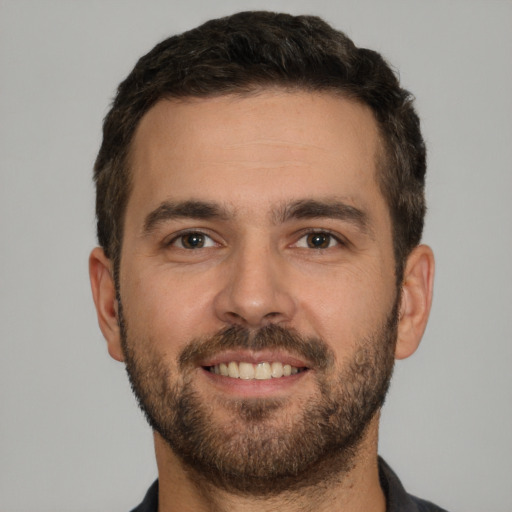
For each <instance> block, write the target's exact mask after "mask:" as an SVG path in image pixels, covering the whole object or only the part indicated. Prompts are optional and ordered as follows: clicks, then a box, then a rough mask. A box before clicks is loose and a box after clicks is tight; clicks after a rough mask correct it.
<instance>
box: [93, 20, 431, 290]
mask: <svg viewBox="0 0 512 512" xmlns="http://www.w3.org/2000/svg"><path fill="white" fill-rule="evenodd" d="M275 86H279V87H284V88H287V89H299V90H306V91H326V92H333V93H335V94H341V95H343V96H344V97H347V98H351V99H353V100H355V101H359V102H361V103H363V104H365V105H367V106H369V107H370V108H371V109H372V111H373V113H374V116H375V119H376V121H377V124H378V126H379V129H380V133H381V139H382V142H383V148H384V155H383V158H381V161H380V162H379V166H378V167H379V169H378V171H379V174H378V178H377V179H378V182H379V186H380V188H381V191H382V194H383V196H384V197H385V199H386V201H387V204H388V207H389V211H390V214H391V219H392V223H393V243H394V252H395V261H396V273H397V279H398V280H401V278H402V270H403V265H404V262H405V259H406V258H407V256H408V254H409V253H410V251H411V250H412V249H413V248H414V247H415V246H416V245H418V244H419V242H420V239H421V233H422V231H423V222H424V216H425V198H424V187H425V170H426V158H425V144H424V142H423V138H422V135H421V132H420V125H419V119H418V116H417V115H416V112H415V111H414V108H413V106H412V102H413V98H412V96H411V94H410V93H409V92H408V91H406V90H405V89H402V88H401V87H400V84H399V81H398V79H397V77H396V76H395V74H394V73H393V71H392V70H391V69H390V67H389V66H388V64H387V63H386V62H385V61H384V59H383V58H382V56H381V55H380V54H378V53H377V52H375V51H372V50H368V49H365V48H357V47H356V46H355V45H354V43H353V42H352V41H351V40H350V39H349V38H348V37H347V36H346V35H345V34H343V33H342V32H339V31H337V30H335V29H333V28H332V27H331V26H330V25H328V24H327V23H325V22H324V21H323V20H321V19H320V18H318V17H314V16H291V15H288V14H280V13H271V12H242V13H238V14H234V15H232V16H228V17H225V18H220V19H216V20H211V21H208V22H206V23H204V24H203V25H201V26H199V27H197V28H195V29H193V30H190V31H187V32H185V33H183V34H181V35H177V36H173V37H170V38H169V39H166V40H165V41H163V42H161V43H159V44H158V45H157V46H155V47H154V48H153V49H152V50H151V51H150V52H149V53H148V54H147V55H145V56H143V57H142V58H141V59H140V60H139V61H138V62H137V64H136V66H135V68H134V69H133V71H132V72H131V73H130V74H129V75H128V77H127V78H126V79H125V80H124V81H123V82H122V83H121V84H120V85H119V87H118V90H117V95H116V97H115V99H114V102H113V105H112V108H111V110H110V112H109V113H108V114H107V116H106V118H105V121H104V124H103V143H102V145H101V148H100V151H99V154H98V157H97V159H96V163H95V166H94V179H95V182H96V215H97V232H98V240H99V243H100V245H101V246H102V247H103V249H104V251H105V253H106V255H107V256H108V257H109V258H110V259H112V260H113V262H114V267H115V268H116V269H118V268H119V264H120V257H121V245H122V237H123V221H124V214H125V210H126V204H127V202H128V198H129V195H130V191H131V180H130V169H129V163H128V160H129V159H128V155H129V149H130V144H131V141H132V138H133V135H134V132H135V130H136V128H137V126H138V123H139V121H140V120H141V118H142V116H143V115H144V114H145V113H146V112H147V111H148V110H149V109H150V108H151V107H152V106H153V105H154V104H155V103H156V102H157V101H159V100H160V99H163V98H184V97H208V96H219V95H224V94H233V93H235V94H236V93H238V94H243V93H247V92H251V91H254V90H258V89H262V88H266V87H275Z"/></svg>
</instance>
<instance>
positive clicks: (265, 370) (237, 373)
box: [209, 361, 301, 380]
mask: <svg viewBox="0 0 512 512" xmlns="http://www.w3.org/2000/svg"><path fill="white" fill-rule="evenodd" d="M209 369H210V372H211V373H215V374H216V375H222V376H223V377H231V378H232V379H243V380H252V379H257V380H268V379H278V378H280V377H289V376H290V375H295V374H296V373H299V372H300V371H301V370H300V369H299V368H297V367H295V366H291V365H289V364H284V365H283V363H280V362H277V361H274V362H273V363H267V362H261V363H258V364H252V363H246V362H241V363H237V362H235V361H230V362H229V363H220V364H216V365H215V366H210V368H209Z"/></svg>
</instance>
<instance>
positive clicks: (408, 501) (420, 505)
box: [379, 457, 447, 512]
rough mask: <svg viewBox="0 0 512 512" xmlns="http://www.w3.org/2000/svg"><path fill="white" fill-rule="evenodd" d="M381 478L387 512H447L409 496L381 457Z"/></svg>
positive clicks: (428, 502)
mask: <svg viewBox="0 0 512 512" xmlns="http://www.w3.org/2000/svg"><path fill="white" fill-rule="evenodd" d="M379 477H380V483H381V486H382V489H383V490H384V493H385V494H386V503H387V512H447V511H446V510H445V509H443V508H441V507H438V506H437V505H434V504H433V503H431V502H430V501H426V500H422V499H420V498H417V497H416V496H412V495H411V494H408V493H407V492H406V491H405V489H404V487H403V485H402V482H400V479H399V478H398V476H396V474H395V473H394V472H393V470H392V469H391V468H390V467H389V466H388V464H387V463H386V462H385V461H384V459H382V458H380V457H379Z"/></svg>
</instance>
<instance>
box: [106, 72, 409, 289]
mask: <svg viewBox="0 0 512 512" xmlns="http://www.w3.org/2000/svg"><path fill="white" fill-rule="evenodd" d="M272 91H275V92H283V93H285V94H293V93H298V92H307V93H311V94H319V95H328V96H331V97H335V98H336V97H337V98H338V99H343V100H348V101H350V102H352V103H354V104H358V105H360V106H363V107H365V108H367V109H368V110H369V111H370V113H371V115H372V118H373V121H374V122H375V126H376V128H377V141H378V144H377V147H376V151H375V155H374V159H375V176H374V179H375V182H376V184H377V186H378V188H379V191H380V193H381V195H382V197H383V199H384V202H385V203H386V206H387V210H388V214H389V218H390V222H391V237H392V244H393V257H394V260H395V272H396V273H397V275H396V278H397V279H398V280H399V279H400V278H401V276H400V274H401V267H402V266H403V262H400V261H398V252H397V249H396V247H395V245H396V244H395V242H396V235H397V233H396V223H395V219H394V215H393V212H392V205H391V204H390V202H389V199H388V197H387V194H386V191H385V181H384V180H383V179H382V175H383V174H384V173H385V172H386V170H387V169H388V168H389V166H390V165H391V160H392V156H391V151H392V148H391V147H390V143H389V141H388V140H387V138H386V135H385V132H384V129H383V126H382V123H381V122H380V121H379V120H378V119H377V116H376V115H375V110H374V108H373V107H372V106H371V105H369V104H368V103H367V102H366V101H364V100H363V99H362V98H360V97H358V96H357V94H356V93H355V92H353V91H350V90H349V89H348V88H347V90H344V89H343V87H334V86H325V87H321V86H315V85H312V84H308V83H304V84H300V83H289V84H281V83H278V82H269V83H268V84H258V83H247V84H243V85H241V86H237V87H235V88H233V90H218V91H211V92H208V93H205V94H176V93H167V94H162V95H161V96H160V97H158V98H157V99H156V100H155V101H154V102H153V103H152V104H151V106H150V107H149V108H147V109H146V110H145V111H144V112H143V113H142V115H141V116H140V117H139V118H138V119H137V122H136V124H135V126H134V128H133V130H132V133H131V137H130V139H129V142H128V143H127V145H126V149H125V150H124V151H123V154H121V155H119V157H120V158H119V161H118V165H119V166H120V167H122V170H123V173H124V177H125V183H126V187H125V190H124V195H125V198H124V202H123V204H122V208H121V209H120V212H119V214H120V215H119V219H120V221H119V225H118V226H117V231H118V233H116V242H117V243H116V245H117V246H116V247H111V248H109V249H111V250H112V249H113V254H110V255H109V257H110V258H111V260H112V261H113V267H114V277H115V278H116V279H118V277H119V269H120V267H121V260H122V248H123V241H124V227H125V219H126V210H127V208H128V203H129V201H130V198H131V195H132V192H133V167H132V164H131V163H130V159H131V158H132V155H133V147H134V141H135V138H136V136H137V132H138V131H139V129H140V125H141V122H142V120H143V119H144V117H146V115H147V114H148V113H149V112H150V111H151V110H152V109H153V108H155V107H156V105H158V104H159V103H161V102H163V101H169V102H172V103H189V102H190V103H193V102H194V101H195V100H197V101H200V100H208V99H215V98H229V97H232V98H234V99H245V98H251V97H256V96H259V95H261V94H265V93H267V92H272Z"/></svg>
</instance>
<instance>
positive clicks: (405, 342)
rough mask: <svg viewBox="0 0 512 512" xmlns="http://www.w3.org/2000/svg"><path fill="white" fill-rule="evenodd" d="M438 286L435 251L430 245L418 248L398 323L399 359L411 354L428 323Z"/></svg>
mask: <svg viewBox="0 0 512 512" xmlns="http://www.w3.org/2000/svg"><path fill="white" fill-rule="evenodd" d="M433 287H434V254H433V252H432V249H431V248H430V247H428V246H427V245H419V246H418V247H416V248H414V249H413V251H412V252H411V254H410V255H409V257H408V258H407V262H406V265H405V270H404V277H403V283H402V297H401V304H400V316H399V322H398V339H397V345H396V351H395V357H396V358H397V359H405V358H406V357H409V356H411V355H412V354H413V353H414V352H415V351H416V349H417V348H418V346H419V344H420V341H421V337H422V336H423V333H424V331H425V327H426V325H427V320H428V316H429V313H430V306H431V304H432V293H433Z"/></svg>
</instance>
